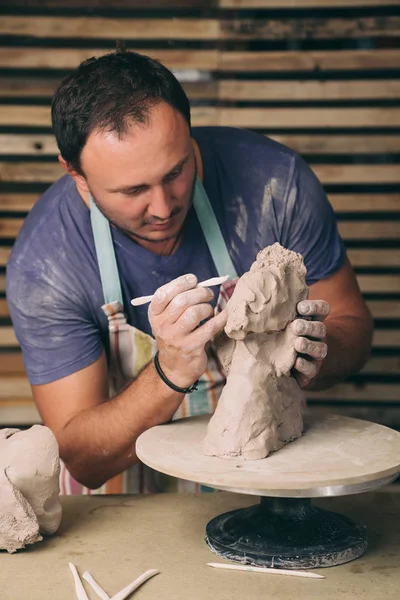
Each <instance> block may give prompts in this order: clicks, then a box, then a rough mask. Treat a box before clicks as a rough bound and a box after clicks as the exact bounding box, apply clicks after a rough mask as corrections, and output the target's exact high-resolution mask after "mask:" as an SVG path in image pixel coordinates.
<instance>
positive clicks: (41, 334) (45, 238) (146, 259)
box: [7, 127, 345, 385]
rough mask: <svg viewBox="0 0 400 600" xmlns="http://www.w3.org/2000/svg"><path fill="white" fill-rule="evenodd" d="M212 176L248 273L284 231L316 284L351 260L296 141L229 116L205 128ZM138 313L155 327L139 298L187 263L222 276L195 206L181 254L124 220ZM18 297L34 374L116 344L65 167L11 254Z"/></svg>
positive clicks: (121, 246) (18, 325)
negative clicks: (151, 244)
mask: <svg viewBox="0 0 400 600" xmlns="http://www.w3.org/2000/svg"><path fill="white" fill-rule="evenodd" d="M193 137H194V138H195V140H196V141H197V143H198V145H199V147H200V151H201V155H202V159H203V167H204V180H203V184H204V187H205V189H206V192H207V194H208V197H209V199H210V202H211V204H212V206H213V209H214V212H215V215H216V218H217V220H218V223H219V225H220V228H221V231H222V234H223V237H224V239H225V242H226V245H227V247H228V251H229V253H230V255H231V258H232V261H233V263H234V265H235V268H236V270H237V272H238V274H239V275H241V274H243V273H244V272H245V271H247V270H248V269H249V267H250V265H251V264H252V262H253V261H254V260H255V257H256V255H257V252H259V250H261V249H262V248H264V247H265V246H268V245H269V244H273V243H274V242H279V243H280V244H282V246H285V247H286V248H289V249H290V250H294V251H296V252H299V253H300V254H302V255H303V257H304V261H305V264H306V267H307V283H308V284H312V283H313V282H316V281H318V280H320V279H323V278H326V277H329V276H330V275H332V274H333V273H335V272H336V271H338V269H340V267H342V265H343V264H344V261H345V250H344V247H343V244H342V242H341V239H340V237H339V234H338V231H337V227H336V223H335V219H334V215H333V211H332V208H331V206H330V204H329V202H328V200H327V198H326V196H325V193H324V191H323V189H322V187H321V184H320V183H319V182H318V180H317V178H316V177H315V175H314V174H313V172H312V171H311V170H310V168H309V167H308V166H307V165H306V163H305V162H304V161H303V160H302V159H301V158H300V157H299V156H298V155H296V154H295V153H294V152H293V151H292V150H289V149H288V148H286V147H285V146H282V145H280V144H278V143H276V142H274V141H272V140H270V139H268V138H265V137H264V136H262V135H259V134H256V133H252V132H249V131H245V130H240V129H234V128H228V127H197V128H194V129H193ZM112 237H113V241H114V247H115V253H116V259H117V264H118V268H119V275H120V280H121V287H122V294H123V299H124V307H125V311H126V314H127V317H128V322H129V323H130V324H131V325H133V326H135V327H138V328H139V329H141V330H142V331H145V332H147V333H151V329H150V326H149V322H148V318H147V310H148V306H142V307H138V308H134V307H132V306H131V304H130V300H131V298H134V297H136V296H142V295H147V294H153V293H154V291H155V290H156V289H157V288H158V287H159V286H160V285H163V284H164V283H167V282H168V281H171V280H172V279H174V278H176V277H178V276H179V275H182V274H184V273H189V272H190V273H195V274H196V275H197V277H198V279H199V281H201V280H204V279H208V278H209V277H213V276H216V275H217V272H216V269H215V266H214V263H213V260H212V258H211V255H210V252H209V250H208V247H207V244H206V242H205V239H204V236H203V233H202V230H201V228H200V226H199V223H198V220H197V217H196V214H195V212H194V210H193V209H191V210H190V212H189V214H188V217H187V224H186V227H185V233H184V236H183V240H182V243H181V245H180V246H179V248H178V249H177V251H176V253H175V254H174V255H173V256H158V255H156V254H152V253H151V252H149V251H148V250H145V249H144V248H142V247H141V246H139V245H138V244H136V243H135V242H134V241H132V240H131V239H129V238H128V237H127V236H126V235H124V234H123V233H121V232H120V231H118V230H116V229H115V228H112ZM7 300H8V305H9V308H10V312H11V318H12V321H13V324H14V328H15V332H16V335H17V338H18V341H19V343H20V345H21V348H22V351H23V358H24V364H25V368H26V370H27V373H28V376H29V379H30V381H31V383H32V384H34V385H38V384H44V383H49V382H51V381H55V380H57V379H60V378H62V377H66V376H67V375H70V374H71V373H74V372H76V371H79V370H80V369H83V368H85V367H87V366H89V365H90V364H92V363H93V362H95V361H96V360H97V359H98V358H99V357H100V355H101V353H102V351H103V350H105V351H106V353H108V327H107V319H106V317H105V315H104V313H103V311H102V310H101V306H102V304H103V303H104V299H103V292H102V287H101V281H100V273H99V268H98V265H97V259H96V252H95V247H94V240H93V234H92V230H91V224H90V214H89V210H88V209H87V207H86V205H85V204H84V202H83V201H82V199H81V198H80V196H79V194H78V192H77V190H76V187H75V184H74V181H73V179H72V178H71V177H69V176H67V175H65V176H64V177H62V178H61V179H60V180H59V181H57V182H56V183H54V184H53V185H52V186H51V187H50V188H49V189H48V190H47V191H46V193H45V194H44V195H43V196H42V197H41V198H40V199H39V201H38V202H37V203H36V205H35V206H34V207H33V209H32V210H31V212H30V214H29V215H28V217H27V219H26V220H25V223H24V225H23V227H22V230H21V232H20V234H19V236H18V238H17V241H16V243H15V245H14V248H13V251H12V254H11V257H10V260H9V262H8V265H7Z"/></svg>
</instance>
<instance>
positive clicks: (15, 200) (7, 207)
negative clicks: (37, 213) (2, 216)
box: [0, 193, 40, 212]
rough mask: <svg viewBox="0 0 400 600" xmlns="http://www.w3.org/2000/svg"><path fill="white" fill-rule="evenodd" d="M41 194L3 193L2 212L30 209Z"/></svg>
mask: <svg viewBox="0 0 400 600" xmlns="http://www.w3.org/2000/svg"><path fill="white" fill-rule="evenodd" d="M39 195H40V194H1V193H0V212H8V211H29V210H30V209H31V208H32V206H33V205H34V204H35V202H36V200H37V199H38V198H39Z"/></svg>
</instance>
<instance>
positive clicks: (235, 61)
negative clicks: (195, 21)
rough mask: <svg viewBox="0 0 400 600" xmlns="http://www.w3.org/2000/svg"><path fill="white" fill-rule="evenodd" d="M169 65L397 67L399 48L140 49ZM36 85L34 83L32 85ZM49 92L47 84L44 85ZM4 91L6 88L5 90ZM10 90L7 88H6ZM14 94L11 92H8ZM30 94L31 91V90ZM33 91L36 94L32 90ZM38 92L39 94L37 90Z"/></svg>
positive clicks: (65, 57) (71, 56)
mask: <svg viewBox="0 0 400 600" xmlns="http://www.w3.org/2000/svg"><path fill="white" fill-rule="evenodd" d="M107 52H110V49H105V48H85V49H82V48H81V49H79V48H52V49H51V52H49V50H48V49H47V48H35V47H31V48H29V47H28V48H27V47H24V48H17V47H15V46H14V47H13V46H11V47H8V48H7V47H3V48H0V67H4V68H13V69H29V68H31V69H33V68H36V69H39V68H40V69H74V68H75V67H77V66H78V65H79V63H81V62H82V61H84V60H86V59H87V58H89V57H91V56H101V55H103V54H106V53H107ZM140 52H141V53H143V54H147V55H148V56H152V57H153V58H157V59H158V60H160V61H161V62H162V63H163V64H165V66H167V67H168V68H170V69H177V70H178V69H200V70H216V69H217V68H218V69H219V70H221V71H238V72H248V71H261V72H266V73H267V72H279V73H281V72H284V71H316V70H318V71H321V72H323V71H327V72H329V71H335V70H344V71H349V70H357V71H363V70H377V71H379V70H380V69H398V67H399V63H400V49H375V50H315V51H280V52H273V51H268V52H244V51H242V52H225V51H221V52H218V51H217V50H159V49H157V50H155V49H146V50H145V51H143V50H141V51H140ZM35 89H37V86H36V87H35ZM44 91H45V92H46V95H47V94H48V87H47V84H46V87H45V89H44ZM4 93H5V94H6V95H7V92H4ZM8 94H10V92H8ZM11 95H14V92H13V93H12V94H11ZM32 95H33V92H32ZM35 95H36V94H35ZM39 95H42V94H40V93H39Z"/></svg>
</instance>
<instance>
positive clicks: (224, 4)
mask: <svg viewBox="0 0 400 600" xmlns="http://www.w3.org/2000/svg"><path fill="white" fill-rule="evenodd" d="M26 2H27V0H13V1H12V6H13V7H23V8H25V7H26ZM398 3H399V0H146V3H144V2H143V0H85V1H83V0H29V7H30V8H41V9H43V8H72V7H74V8H84V9H85V10H87V9H88V8H92V9H100V8H119V9H122V8H125V9H132V8H139V9H140V8H144V9H145V10H149V9H152V8H155V9H160V8H168V9H176V8H207V7H210V8H211V7H212V8H216V7H218V8H237V9H241V8H242V9H244V8H279V9H282V8H287V9H289V10H290V9H291V8H319V7H323V8H340V7H351V6H353V7H363V6H377V5H380V6H397V5H398ZM174 16H175V14H174Z"/></svg>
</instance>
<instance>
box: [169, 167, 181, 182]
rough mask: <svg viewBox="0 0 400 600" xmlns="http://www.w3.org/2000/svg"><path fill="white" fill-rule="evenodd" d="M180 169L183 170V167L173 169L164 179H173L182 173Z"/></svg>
mask: <svg viewBox="0 0 400 600" xmlns="http://www.w3.org/2000/svg"><path fill="white" fill-rule="evenodd" d="M182 170H183V167H179V169H175V171H172V173H168V175H167V176H166V178H165V179H166V180H167V181H169V180H170V179H175V178H176V177H178V176H179V175H180V174H181V173H182Z"/></svg>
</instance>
